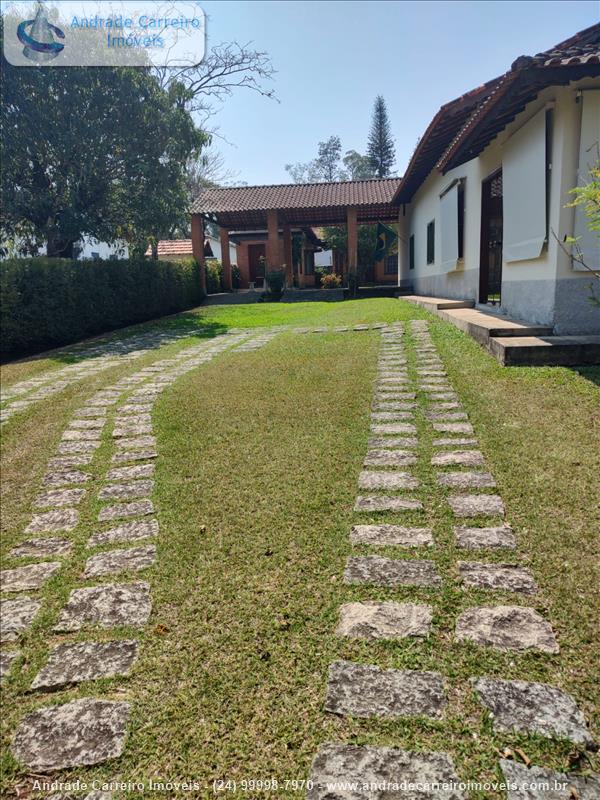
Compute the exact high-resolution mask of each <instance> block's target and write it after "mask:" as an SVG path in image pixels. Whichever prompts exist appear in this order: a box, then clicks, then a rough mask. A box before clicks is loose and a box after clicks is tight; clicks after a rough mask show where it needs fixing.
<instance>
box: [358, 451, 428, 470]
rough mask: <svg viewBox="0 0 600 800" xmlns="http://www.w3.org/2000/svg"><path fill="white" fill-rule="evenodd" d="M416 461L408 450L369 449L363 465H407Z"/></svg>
mask: <svg viewBox="0 0 600 800" xmlns="http://www.w3.org/2000/svg"><path fill="white" fill-rule="evenodd" d="M416 463H417V457H416V455H415V454H414V453H411V452H410V451H409V450H369V452H368V453H367V455H366V457H365V460H364V466H365V467H408V466H411V465H413V464H416Z"/></svg>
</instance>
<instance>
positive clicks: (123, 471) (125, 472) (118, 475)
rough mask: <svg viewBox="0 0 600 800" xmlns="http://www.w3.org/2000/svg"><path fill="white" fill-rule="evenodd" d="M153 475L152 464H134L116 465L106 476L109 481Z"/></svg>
mask: <svg viewBox="0 0 600 800" xmlns="http://www.w3.org/2000/svg"><path fill="white" fill-rule="evenodd" d="M153 475H154V464H134V465H133V466H131V467H116V468H115V469H111V470H110V471H109V473H108V475H107V476H106V478H107V480H109V481H126V480H130V479H134V478H151V477H152V476H153Z"/></svg>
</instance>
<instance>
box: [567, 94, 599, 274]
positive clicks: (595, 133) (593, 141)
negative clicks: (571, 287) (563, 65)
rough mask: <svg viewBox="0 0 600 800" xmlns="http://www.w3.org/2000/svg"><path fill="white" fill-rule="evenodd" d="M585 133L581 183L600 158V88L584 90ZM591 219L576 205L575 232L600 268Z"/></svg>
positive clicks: (587, 255) (589, 260) (587, 257)
mask: <svg viewBox="0 0 600 800" xmlns="http://www.w3.org/2000/svg"><path fill="white" fill-rule="evenodd" d="M580 102H581V103H583V108H582V113H581V137H580V140H579V167H578V170H577V185H578V186H583V185H584V184H586V183H588V182H589V181H590V180H591V175H590V168H591V167H593V166H594V165H595V164H596V163H597V162H598V158H599V153H598V148H599V143H600V91H588V92H585V91H584V92H582V94H581V98H580ZM588 223H589V220H588V218H587V217H586V215H585V210H584V208H583V207H582V206H576V207H575V226H574V231H573V236H574V237H575V238H576V239H577V246H578V248H579V249H580V250H581V252H582V254H583V260H584V261H585V263H586V264H587V266H588V267H590V268H591V269H595V270H600V232H599V231H591V230H590V229H589V226H588ZM573 269H575V270H585V267H584V266H583V264H580V263H578V262H576V261H573Z"/></svg>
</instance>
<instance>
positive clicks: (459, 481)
mask: <svg viewBox="0 0 600 800" xmlns="http://www.w3.org/2000/svg"><path fill="white" fill-rule="evenodd" d="M437 482H438V485H439V486H450V487H451V488H453V489H494V488H495V487H496V481H495V480H494V478H493V476H492V475H490V474H489V472H466V471H465V472H438V476H437Z"/></svg>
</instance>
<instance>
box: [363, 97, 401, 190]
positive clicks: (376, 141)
mask: <svg viewBox="0 0 600 800" xmlns="http://www.w3.org/2000/svg"><path fill="white" fill-rule="evenodd" d="M367 155H368V157H369V159H370V160H371V165H372V168H373V171H374V173H375V175H376V176H377V177H378V178H387V177H389V176H390V175H391V173H392V167H393V166H394V162H395V160H396V156H395V153H394V139H393V137H392V132H391V126H390V121H389V119H388V115H387V108H386V106H385V100H384V99H383V97H382V95H380V94H379V95H377V97H376V98H375V105H374V106H373V116H372V119H371V131H370V133H369V139H368V145H367Z"/></svg>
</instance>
